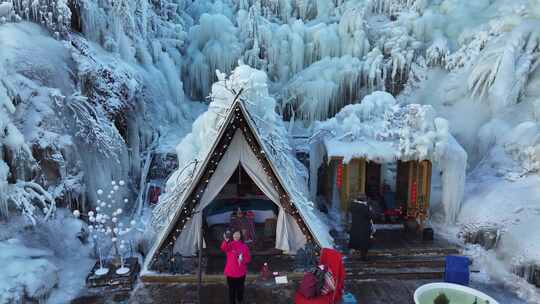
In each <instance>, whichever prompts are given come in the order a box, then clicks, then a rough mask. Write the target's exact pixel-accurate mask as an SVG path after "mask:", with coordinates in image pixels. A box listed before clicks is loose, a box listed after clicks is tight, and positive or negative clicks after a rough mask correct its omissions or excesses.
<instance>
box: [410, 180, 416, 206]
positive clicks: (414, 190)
mask: <svg viewBox="0 0 540 304" xmlns="http://www.w3.org/2000/svg"><path fill="white" fill-rule="evenodd" d="M411 202H412V203H413V204H415V205H416V181H414V182H413V183H412V187H411Z"/></svg>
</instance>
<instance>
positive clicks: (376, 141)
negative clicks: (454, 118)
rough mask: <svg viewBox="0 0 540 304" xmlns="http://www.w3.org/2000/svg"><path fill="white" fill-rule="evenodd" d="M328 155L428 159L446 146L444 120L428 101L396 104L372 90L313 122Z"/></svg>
mask: <svg viewBox="0 0 540 304" xmlns="http://www.w3.org/2000/svg"><path fill="white" fill-rule="evenodd" d="M315 134H318V135H319V136H321V138H322V142H323V144H324V146H325V148H326V151H327V154H328V157H329V158H331V157H343V161H344V162H349V161H350V160H351V159H353V158H367V159H368V160H373V161H377V162H392V161H396V160H398V159H401V160H424V159H428V160H432V159H438V158H439V157H440V154H439V153H443V150H444V149H446V146H447V145H446V143H447V142H448V138H449V136H450V134H449V132H448V123H447V121H446V120H445V119H443V118H436V117H435V111H434V110H433V108H432V107H431V106H430V105H420V104H408V105H402V104H397V102H396V100H395V99H394V97H393V96H392V95H390V94H388V93H386V92H378V91H377V92H373V93H372V94H370V95H368V96H366V97H365V98H364V99H363V100H362V102H361V103H359V104H354V105H348V106H345V107H344V108H343V109H341V111H340V112H339V113H338V114H336V116H335V117H333V118H331V119H328V120H326V121H323V122H317V123H316V124H315Z"/></svg>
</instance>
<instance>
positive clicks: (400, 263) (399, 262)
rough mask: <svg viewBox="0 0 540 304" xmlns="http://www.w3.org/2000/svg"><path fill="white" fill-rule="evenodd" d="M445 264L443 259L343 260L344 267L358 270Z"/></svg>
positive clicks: (439, 265)
mask: <svg viewBox="0 0 540 304" xmlns="http://www.w3.org/2000/svg"><path fill="white" fill-rule="evenodd" d="M445 264H446V263H445V261H444V259H385V260H383V259H381V260H374V261H368V262H356V261H353V262H345V268H346V269H360V270H361V269H363V268H416V267H432V268H444V266H445Z"/></svg>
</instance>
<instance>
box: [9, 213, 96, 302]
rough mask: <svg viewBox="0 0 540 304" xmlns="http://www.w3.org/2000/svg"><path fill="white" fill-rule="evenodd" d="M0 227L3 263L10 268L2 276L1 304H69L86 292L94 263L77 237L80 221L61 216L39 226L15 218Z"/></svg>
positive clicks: (63, 214) (88, 250)
mask: <svg viewBox="0 0 540 304" xmlns="http://www.w3.org/2000/svg"><path fill="white" fill-rule="evenodd" d="M0 227H1V229H0V259H1V260H2V263H3V265H6V267H7V268H5V269H4V270H3V271H2V272H1V273H0V303H2V304H4V303H6V304H7V303H14V302H19V301H21V300H23V299H24V297H28V298H31V299H47V303H54V304H56V303H58V304H60V303H66V302H68V301H69V300H70V299H73V298H75V297H76V296H77V294H78V293H79V292H80V291H81V290H82V289H83V288H84V286H85V278H86V274H87V273H88V271H89V270H90V268H91V267H92V266H93V263H94V259H92V258H90V251H91V249H90V246H89V245H86V246H85V245H82V244H81V242H80V241H79V239H78V238H77V236H76V234H77V233H78V232H79V231H80V228H81V222H80V221H79V220H77V219H74V218H73V217H72V216H71V215H70V214H69V213H67V214H66V213H64V212H60V213H59V214H58V215H57V217H56V218H54V219H52V220H51V221H50V222H47V223H39V224H38V226H31V225H29V223H28V222H27V221H26V220H25V219H24V218H22V217H14V218H12V219H10V222H9V223H7V224H6V223H1V224H0Z"/></svg>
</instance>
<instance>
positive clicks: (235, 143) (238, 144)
mask: <svg viewBox="0 0 540 304" xmlns="http://www.w3.org/2000/svg"><path fill="white" fill-rule="evenodd" d="M211 107H212V104H211ZM217 111H220V112H221V114H223V117H224V120H223V121H221V122H219V129H218V133H217V135H216V136H215V139H214V141H213V145H212V147H211V148H210V149H209V150H208V152H207V153H206V156H205V159H204V162H202V164H201V165H200V166H198V167H197V168H196V169H195V170H194V176H193V177H192V178H191V180H190V181H189V182H188V183H187V184H186V185H184V186H185V187H186V189H185V191H181V195H180V197H179V198H178V201H175V202H172V204H169V205H167V206H168V208H173V209H174V210H172V214H173V216H172V217H170V219H167V222H166V223H165V226H164V228H163V229H161V231H159V232H158V237H157V240H156V242H155V243H154V245H153V246H152V248H151V250H150V252H149V254H148V258H147V260H146V261H145V270H152V269H154V267H152V265H153V262H156V261H157V259H158V256H159V254H160V252H161V251H163V250H164V249H165V248H167V247H168V248H171V247H172V251H173V252H175V253H180V254H181V255H183V256H190V255H194V254H195V253H196V249H197V247H198V242H199V237H200V233H201V226H202V224H203V215H202V214H203V213H202V210H204V208H205V207H207V206H209V204H211V203H212V201H213V200H214V199H215V198H216V196H217V195H218V193H219V192H220V191H221V189H222V188H223V186H224V185H225V183H226V182H227V181H228V179H229V178H230V177H231V175H232V174H233V173H234V171H235V170H236V168H237V167H238V166H239V165H240V166H242V167H243V169H245V171H246V172H247V173H248V174H249V176H250V177H251V179H252V180H253V181H254V183H255V184H256V185H257V186H258V187H259V188H260V189H261V191H262V192H263V193H264V194H265V195H266V196H267V197H268V198H269V199H270V200H271V201H272V202H273V203H274V204H276V205H277V206H278V209H279V212H278V219H277V228H276V243H275V247H276V248H278V249H281V250H283V251H284V253H288V254H294V253H295V252H296V251H297V250H298V249H300V248H302V247H304V245H305V244H306V243H307V242H311V243H313V244H314V245H315V246H316V247H319V248H322V247H332V239H331V237H330V236H329V234H328V229H327V227H326V226H325V225H324V223H323V222H322V221H321V220H320V216H319V214H318V213H317V212H318V211H316V210H315V208H314V206H313V204H312V203H311V202H309V200H307V193H304V192H307V191H302V190H301V189H302V188H305V189H307V185H300V183H301V182H302V181H303V183H304V184H305V180H303V179H302V178H298V177H297V176H295V174H294V172H295V171H294V168H290V166H289V167H288V168H287V166H288V165H290V164H291V163H294V161H293V160H292V158H293V157H294V156H293V155H292V153H290V151H281V150H277V149H275V146H276V141H284V140H286V138H285V139H283V138H279V137H275V136H274V135H275V134H272V135H271V136H269V137H266V138H267V139H268V138H270V139H271V141H272V143H268V142H266V140H265V137H263V136H261V128H260V127H258V126H257V124H256V123H255V121H254V119H252V117H250V114H249V113H248V110H247V109H246V107H245V105H244V102H242V101H240V99H237V100H235V101H234V102H232V103H229V104H228V105H226V108H220V110H217ZM272 115H276V114H275V113H273V114H272ZM216 116H217V117H220V116H222V115H216ZM223 117H222V118H223ZM276 122H277V121H275V122H274V123H276ZM280 122H281V121H280ZM194 127H195V126H194ZM280 127H282V126H280V125H276V126H271V127H270V128H267V129H265V130H264V131H263V132H268V129H274V128H280ZM278 131H280V130H278ZM282 144H283V143H282ZM284 146H286V145H284ZM271 147H272V148H271ZM302 186H303V187H302Z"/></svg>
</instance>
